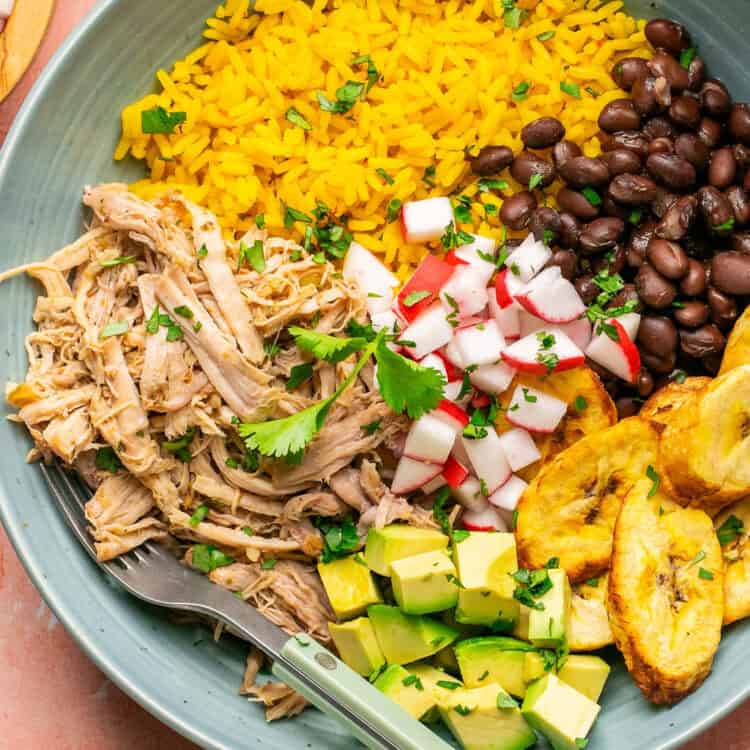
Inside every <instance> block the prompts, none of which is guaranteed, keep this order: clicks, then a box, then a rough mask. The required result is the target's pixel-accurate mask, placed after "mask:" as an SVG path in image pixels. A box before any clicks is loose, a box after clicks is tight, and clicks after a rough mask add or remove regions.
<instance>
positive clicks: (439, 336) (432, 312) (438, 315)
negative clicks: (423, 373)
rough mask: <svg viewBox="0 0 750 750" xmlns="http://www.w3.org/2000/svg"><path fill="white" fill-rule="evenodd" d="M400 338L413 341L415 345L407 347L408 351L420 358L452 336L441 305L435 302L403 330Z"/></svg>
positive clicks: (438, 347) (446, 341)
mask: <svg viewBox="0 0 750 750" xmlns="http://www.w3.org/2000/svg"><path fill="white" fill-rule="evenodd" d="M401 338H402V339H403V340H404V341H413V342H414V343H415V344H416V346H414V347H409V348H408V352H409V354H410V356H412V357H414V358H415V359H422V357H425V356H427V355H428V354H429V353H430V352H434V351H435V350H436V349H440V347H441V346H445V345H446V344H447V343H448V342H449V341H450V340H451V339H452V338H453V327H452V326H451V324H450V323H449V322H448V321H447V320H446V318H445V310H444V309H443V306H442V305H441V304H440V303H439V302H436V303H435V304H434V305H432V306H431V307H428V308H427V309H426V310H425V311H424V312H423V313H422V314H421V315H420V316H419V317H418V318H417V319H416V320H415V321H414V322H413V323H412V324H411V325H410V326H409V327H408V328H407V329H406V330H405V331H404V332H403V334H402V335H401Z"/></svg>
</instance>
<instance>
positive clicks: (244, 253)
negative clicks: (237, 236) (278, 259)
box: [237, 240, 266, 273]
mask: <svg viewBox="0 0 750 750" xmlns="http://www.w3.org/2000/svg"><path fill="white" fill-rule="evenodd" d="M243 263H249V264H250V266H251V268H252V269H253V271H257V272H258V273H263V271H265V270H266V257H265V255H264V253H263V241H262V240H255V242H253V244H252V245H251V246H250V247H248V246H247V245H246V244H245V243H244V242H240V254H239V257H238V258H237V270H238V271H239V270H240V268H241V267H242V264H243Z"/></svg>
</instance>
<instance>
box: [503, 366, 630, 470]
mask: <svg viewBox="0 0 750 750" xmlns="http://www.w3.org/2000/svg"><path fill="white" fill-rule="evenodd" d="M517 385H524V386H527V387H531V388H536V389H537V390H539V391H542V392H543V393H548V394H549V395H550V396H555V398H559V399H560V400H561V401H565V403H567V404H568V413H567V414H566V415H565V417H564V419H563V420H562V422H560V425H559V426H558V428H557V429H556V430H555V431H554V432H553V433H551V434H550V435H536V436H535V442H536V444H537V447H538V448H539V452H540V453H541V454H542V457H541V459H540V460H539V461H537V462H536V463H534V464H532V465H531V466H527V467H526V468H525V469H522V470H521V471H520V472H519V475H520V476H521V477H522V478H523V479H525V480H526V481H527V482H530V481H531V480H532V479H533V478H534V477H535V476H536V475H537V474H538V473H539V470H540V469H541V467H542V466H543V465H544V464H545V463H546V462H547V461H549V459H551V458H552V456H556V455H557V454H558V453H560V452H561V451H563V450H565V449H566V448H568V447H570V446H571V445H573V443H576V442H578V441H579V440H580V439H581V438H582V437H584V436H585V435H592V434H594V433H595V432H601V430H606V429H607V427H610V426H611V425H613V424H615V422H617V408H616V407H615V404H614V401H612V399H611V398H610V395H609V393H607V390H606V389H605V388H604V386H603V385H602V381H601V380H600V379H599V376H598V375H597V374H596V373H595V372H594V371H593V370H591V369H590V368H588V367H579V368H577V369H575V370H567V371H566V372H559V373H555V374H554V375H549V376H540V375H528V374H524V373H521V374H519V375H516V377H515V378H514V380H513V382H512V383H511V385H510V387H509V388H508V389H507V390H506V391H505V393H503V394H502V395H501V396H500V406H502V407H503V410H502V411H501V412H500V413H499V416H498V419H497V422H496V425H497V430H498V432H506V431H507V430H510V429H511V428H512V427H513V425H512V424H510V422H508V420H507V419H506V418H505V411H504V410H505V409H506V408H507V407H508V404H509V403H510V399H511V396H512V395H513V391H514V390H515V388H516V386H517ZM576 404H577V406H576Z"/></svg>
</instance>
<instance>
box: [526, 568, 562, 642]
mask: <svg viewBox="0 0 750 750" xmlns="http://www.w3.org/2000/svg"><path fill="white" fill-rule="evenodd" d="M548 572H549V577H550V580H551V581H552V588H551V589H550V590H549V591H547V593H545V594H543V595H542V596H540V597H539V598H538V599H537V600H536V601H537V603H538V604H540V605H542V606H543V607H544V609H532V610H531V611H530V612H529V640H530V641H531V642H532V643H533V644H534V645H535V646H538V647H539V648H559V647H560V646H562V645H563V643H564V642H565V634H566V633H567V630H568V621H569V620H570V584H569V583H568V576H567V575H566V573H565V571H564V570H561V569H560V568H554V569H553V570H550V571H548Z"/></svg>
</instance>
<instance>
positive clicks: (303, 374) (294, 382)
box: [285, 362, 313, 391]
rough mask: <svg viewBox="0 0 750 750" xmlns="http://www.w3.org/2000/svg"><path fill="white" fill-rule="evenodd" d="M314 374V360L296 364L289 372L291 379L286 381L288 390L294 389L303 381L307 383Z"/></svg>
mask: <svg viewBox="0 0 750 750" xmlns="http://www.w3.org/2000/svg"><path fill="white" fill-rule="evenodd" d="M312 376H313V366H312V362H304V363H303V364H301V365H294V367H292V369H291V372H290V373H289V380H287V381H286V386H285V387H286V389H287V391H294V390H296V389H297V388H299V387H300V386H301V385H302V384H303V383H306V382H307V381H308V380H310V379H311V378H312Z"/></svg>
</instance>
